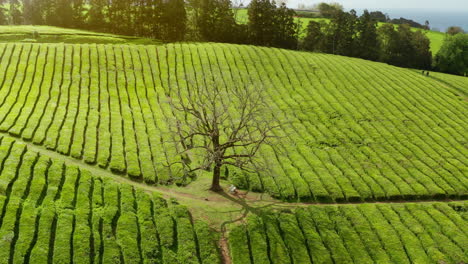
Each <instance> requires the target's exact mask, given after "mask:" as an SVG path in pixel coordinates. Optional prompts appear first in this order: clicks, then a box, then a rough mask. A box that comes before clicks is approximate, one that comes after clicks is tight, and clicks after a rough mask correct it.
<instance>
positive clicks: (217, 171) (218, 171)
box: [210, 164, 223, 192]
mask: <svg viewBox="0 0 468 264" xmlns="http://www.w3.org/2000/svg"><path fill="white" fill-rule="evenodd" d="M220 177H221V164H216V165H215V167H214V170H213V183H212V184H211V188H210V190H212V191H213V192H220V191H222V190H223V188H221V185H220V184H219V178H220Z"/></svg>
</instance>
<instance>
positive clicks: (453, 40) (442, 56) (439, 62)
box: [435, 34, 468, 76]
mask: <svg viewBox="0 0 468 264" xmlns="http://www.w3.org/2000/svg"><path fill="white" fill-rule="evenodd" d="M435 66H436V68H437V69H438V70H439V71H442V72H447V73H452V74H459V75H465V76H466V75H467V74H468V35H467V34H456V35H454V36H451V37H448V38H447V39H445V41H444V44H443V45H442V47H441V48H440V50H439V52H438V53H437V55H436V57H435Z"/></svg>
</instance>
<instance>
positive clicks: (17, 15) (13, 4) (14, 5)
mask: <svg viewBox="0 0 468 264" xmlns="http://www.w3.org/2000/svg"><path fill="white" fill-rule="evenodd" d="M9 15H10V19H9V21H10V23H9V24H10V25H20V24H22V22H23V14H22V12H21V4H20V2H19V1H18V0H10V6H9Z"/></svg>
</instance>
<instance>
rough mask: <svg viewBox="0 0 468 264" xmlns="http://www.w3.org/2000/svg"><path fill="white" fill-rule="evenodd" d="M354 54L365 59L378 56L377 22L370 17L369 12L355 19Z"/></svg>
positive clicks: (372, 58) (375, 58) (373, 58)
mask: <svg viewBox="0 0 468 264" xmlns="http://www.w3.org/2000/svg"><path fill="white" fill-rule="evenodd" d="M356 30H357V36H356V42H357V43H356V54H355V55H356V56H357V57H360V58H363V59H366V60H377V59H378V58H379V50H380V47H379V41H378V35H377V22H376V21H375V20H374V19H372V17H371V15H370V13H369V12H368V11H367V10H364V13H363V14H362V16H361V17H359V19H358V21H357V27H356Z"/></svg>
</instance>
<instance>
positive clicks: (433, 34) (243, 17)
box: [234, 9, 446, 55]
mask: <svg viewBox="0 0 468 264" xmlns="http://www.w3.org/2000/svg"><path fill="white" fill-rule="evenodd" d="M234 14H235V17H236V20H237V21H238V22H239V23H242V24H246V23H247V22H248V20H249V17H248V14H247V9H236V10H234ZM295 21H296V23H297V22H300V23H301V26H302V31H301V33H300V36H301V37H304V36H305V34H306V30H307V25H308V24H309V22H310V21H316V22H321V21H325V22H328V21H329V19H328V18H304V17H296V18H295ZM382 24H383V23H379V25H382ZM413 30H414V31H417V30H421V29H417V28H413ZM422 31H423V32H424V33H425V34H426V36H427V37H428V38H429V40H430V41H431V51H432V54H433V55H435V54H437V52H438V51H439V50H440V48H441V47H442V44H443V43H444V40H445V37H446V34H445V33H442V32H437V31H432V30H422Z"/></svg>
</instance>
